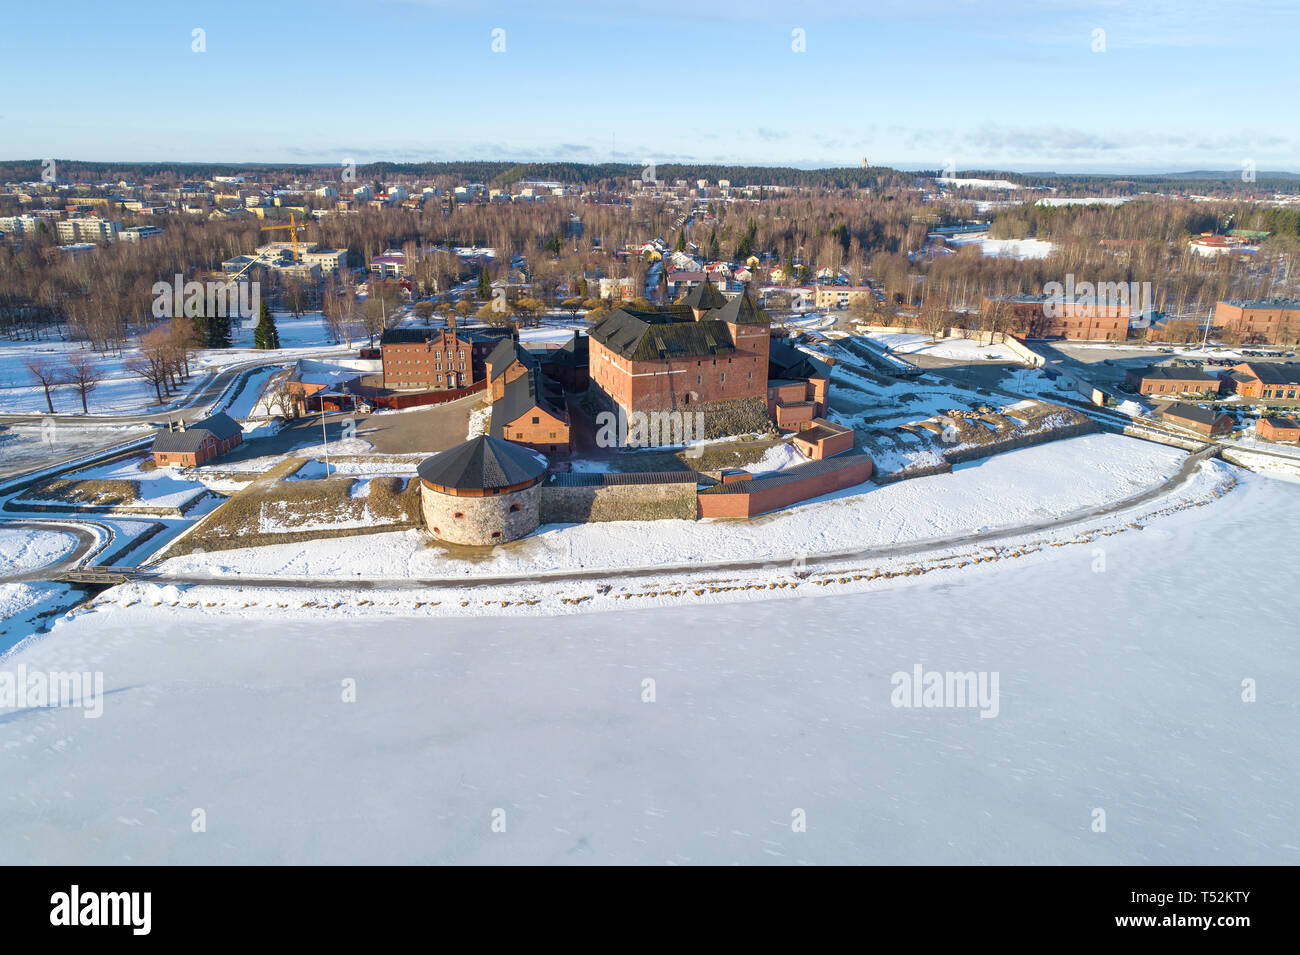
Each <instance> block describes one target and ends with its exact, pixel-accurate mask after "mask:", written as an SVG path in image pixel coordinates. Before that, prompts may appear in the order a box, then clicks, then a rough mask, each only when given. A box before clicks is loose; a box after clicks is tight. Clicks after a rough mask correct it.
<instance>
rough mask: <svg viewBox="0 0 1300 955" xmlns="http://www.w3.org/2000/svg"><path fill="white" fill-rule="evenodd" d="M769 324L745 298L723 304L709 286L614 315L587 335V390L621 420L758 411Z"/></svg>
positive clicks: (764, 388)
mask: <svg viewBox="0 0 1300 955" xmlns="http://www.w3.org/2000/svg"><path fill="white" fill-rule="evenodd" d="M770 324H771V319H770V318H769V316H768V315H767V313H766V312H764V311H763V310H762V309H760V308H759V307H758V306H757V305H755V304H754V301H753V299H751V298H750V297H749V295H748V294H744V295H741V296H738V297H736V298H735V299H732V300H731V301H730V302H728V301H727V300H726V299H725V298H724V297H723V295H722V293H721V292H719V291H718V290H717V288H716V287H715V286H714V285H713V284H712V283H710V282H704V283H701V284H700V285H697V286H696V287H695V288H694V289H692V290H691V292H690V293H689V294H688V295H687V296H686V298H685V299H684V300H683V301H682V302H681V303H678V304H676V305H672V306H669V307H668V308H666V309H662V310H653V311H651V310H639V309H630V308H620V309H617V310H615V311H613V312H611V313H610V314H609V315H607V316H606V317H605V318H604V319H602V320H601V321H600V322H598V323H597V324H596V326H595V327H594V328H592V330H591V335H590V340H591V342H590V349H591V369H590V375H591V383H592V385H594V386H595V388H596V390H597V392H598V395H599V396H600V397H601V398H603V400H604V403H605V404H607V405H613V406H617V407H619V408H622V409H623V410H624V411H626V412H628V413H629V414H630V413H631V412H634V411H641V412H651V411H686V410H690V411H695V410H703V409H702V407H701V406H704V407H707V406H719V405H726V404H731V403H736V402H744V401H751V402H755V403H757V404H758V405H759V407H761V408H765V407H766V404H767V402H766V391H767V362H768V345H769V335H770Z"/></svg>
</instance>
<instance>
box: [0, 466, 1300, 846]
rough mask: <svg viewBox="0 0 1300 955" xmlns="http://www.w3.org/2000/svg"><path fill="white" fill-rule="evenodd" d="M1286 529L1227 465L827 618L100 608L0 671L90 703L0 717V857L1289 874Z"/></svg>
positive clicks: (815, 603) (1298, 748) (735, 610)
mask: <svg viewBox="0 0 1300 955" xmlns="http://www.w3.org/2000/svg"><path fill="white" fill-rule="evenodd" d="M1297 532H1300V486H1296V485H1289V484H1284V483H1282V482H1275V481H1268V480H1265V479H1263V478H1259V477H1256V476H1253V475H1246V476H1245V480H1244V483H1243V485H1242V486H1241V487H1239V489H1238V490H1236V491H1234V492H1232V493H1230V494H1228V495H1227V496H1225V497H1223V498H1222V499H1219V500H1217V501H1213V502H1212V503H1210V504H1209V505H1208V506H1205V507H1189V508H1185V509H1183V510H1180V511H1178V512H1177V513H1175V514H1172V515H1169V516H1166V517H1162V518H1159V519H1156V520H1153V521H1151V522H1149V523H1147V524H1146V526H1145V529H1144V530H1142V531H1140V532H1137V531H1131V532H1126V533H1120V534H1117V535H1116V536H1113V537H1106V538H1104V540H1103V541H1102V542H1101V543H1097V542H1093V543H1087V544H1075V545H1069V546H1060V547H1050V548H1044V549H1043V550H1042V551H1041V552H1039V553H1038V554H1036V555H1034V557H1033V558H1030V559H1025V560H1018V561H1007V562H999V563H994V564H988V565H981V566H979V567H963V568H961V569H952V570H948V571H942V572H936V573H934V574H931V575H926V576H922V577H917V578H904V579H902V580H900V581H894V582H891V583H890V584H889V585H888V586H885V587H879V588H876V589H873V590H871V591H870V592H865V593H856V594H849V595H844V596H837V595H833V594H832V593H830V592H829V591H830V588H827V589H826V590H825V591H818V592H815V593H814V595H813V596H807V597H800V598H797V599H787V600H775V601H765V600H757V599H756V600H754V601H751V602H748V603H740V604H722V605H707V604H696V605H693V606H686V607H678V608H662V607H655V608H652V609H623V610H618V611H615V612H611V613H586V614H578V615H575V616H571V617H567V618H563V619H562V620H556V619H554V618H535V619H518V618H516V619H511V620H503V619H500V618H496V617H484V618H479V619H456V620H452V619H444V620H440V621H438V623H437V624H436V626H431V625H430V621H428V620H427V619H411V618H403V617H392V616H389V617H384V618H382V619H374V618H371V619H341V618H337V617H334V618H326V619H328V620H329V623H328V625H323V623H322V621H321V620H319V619H311V620H297V619H295V618H294V615H293V613H292V612H290V613H289V614H285V613H284V612H283V611H277V610H271V609H266V610H257V609H254V610H251V611H250V610H246V611H242V612H239V613H240V616H239V617H238V621H239V624H238V626H232V625H231V620H232V618H231V617H226V616H213V615H210V614H209V613H207V612H206V611H204V610H203V609H201V608H195V609H186V608H185V607H183V606H180V607H172V606H170V605H169V604H170V603H171V601H172V599H173V598H175V597H176V596H177V595H176V594H170V595H166V599H161V600H160V601H159V605H157V606H151V605H148V604H137V605H135V606H131V607H129V608H118V607H116V606H114V605H111V604H110V605H107V606H106V607H105V608H103V609H100V610H97V611H95V612H93V613H88V614H83V615H80V616H78V617H77V618H76V619H73V620H70V621H66V622H61V623H59V624H58V625H57V626H56V627H55V628H54V630H53V631H52V632H51V633H50V634H48V635H46V636H44V637H42V638H40V639H38V640H34V641H31V642H29V643H28V644H27V645H25V646H22V647H20V648H19V649H18V651H17V652H16V653H14V654H13V655H11V656H10V657H8V658H7V659H5V660H4V661H3V663H0V666H2V667H4V668H9V669H12V668H15V667H17V666H18V665H20V664H21V665H23V666H26V667H27V668H29V670H33V671H38V672H52V671H73V670H76V671H82V670H91V671H101V672H102V673H103V676H104V691H105V692H104V696H103V699H102V702H103V715H102V718H99V719H87V718H85V713H84V712H83V711H82V710H80V709H73V708H64V709H50V708H45V709H37V708H33V709H27V710H19V711H13V712H7V713H5V714H4V715H3V716H0V736H2V737H3V741H2V742H0V778H3V779H4V780H5V797H4V798H3V799H0V831H2V832H4V834H5V837H4V839H3V840H0V863H3V864H6V865H13V864H20V863H62V864H94V863H137V864H140V863H146V864H147V863H177V862H187V863H367V862H369V863H377V862H409V863H430V862H436V863H507V862H509V863H558V864H573V863H593V862H605V863H611V862H614V863H620V862H621V863H635V862H640V863H651V864H669V865H671V864H706V863H715V864H728V863H769V864H803V863H894V864H900V863H901V864H916V863H945V864H958V863H978V864H1007V863H1033V864H1067V863H1073V864H1112V865H1114V864H1122V865H1135V864H1153V865H1170V864H1207V863H1214V864H1221V865H1222V864H1249V863H1272V864H1291V865H1294V864H1296V863H1297V862H1300V839H1297V836H1296V828H1295V820H1296V818H1297V817H1300V804H1298V803H1300V798H1298V796H1297V794H1298V793H1300V732H1298V730H1297V727H1298V725H1300V724H1297V721H1296V719H1295V713H1296V707H1297V705H1298V703H1300V700H1298V699H1297V696H1296V692H1295V687H1297V686H1300V648H1298V647H1297V644H1296V641H1295V639H1294V608H1293V599H1292V594H1291V590H1290V588H1289V587H1286V586H1274V585H1271V584H1270V582H1276V581H1278V580H1279V579H1280V578H1279V573H1280V571H1279V568H1284V567H1286V566H1287V560H1288V559H1289V557H1290V555H1291V553H1292V551H1293V541H1294V539H1295V536H1296V534H1297ZM1224 554H1231V555H1232V559H1231V560H1224ZM186 596H187V595H186V594H184V593H182V594H180V595H179V597H180V598H181V599H184V598H185V597H186ZM917 666H920V667H923V668H924V669H925V670H926V671H931V672H959V673H960V672H970V673H973V674H984V675H985V676H986V677H987V678H989V680H990V681H991V675H992V674H994V673H996V674H997V675H998V694H997V698H996V699H997V706H996V709H997V715H996V716H995V717H992V718H982V716H981V713H982V712H991V710H989V709H988V708H985V709H983V710H980V709H977V708H972V707H938V708H902V707H899V706H897V705H895V702H896V695H895V678H896V675H897V674H900V673H901V674H909V673H911V672H912V671H913V669H914V668H915V667H917ZM1244 686H1246V687H1253V692H1254V694H1256V695H1254V696H1249V695H1247V693H1246V690H1245V689H1244V688H1243V687H1244ZM353 690H354V691H355V695H354V696H353V695H350V693H351V692H352V691H353ZM1246 699H1251V700H1254V702H1247V701H1246ZM348 700H355V702H347V701H348ZM196 741H198V742H197V743H196ZM196 809H202V810H203V812H204V814H205V816H206V831H205V832H202V833H195V832H193V831H192V829H191V822H192V819H193V814H194V811H195V810H196ZM1098 810H1101V811H1103V812H1104V813H1105V831H1102V832H1098V831H1094V825H1093V824H1094V821H1095V820H1096V819H1097V811H1098ZM801 815H802V816H804V817H806V820H807V826H806V831H796V830H797V828H798V827H795V826H793V825H792V822H793V821H796V820H797V819H798V818H799V816H801ZM494 822H496V823H497V825H496V826H495V827H494V825H493V824H494ZM502 823H504V831H500V830H501V829H502V828H503V827H502V825H501V824H502Z"/></svg>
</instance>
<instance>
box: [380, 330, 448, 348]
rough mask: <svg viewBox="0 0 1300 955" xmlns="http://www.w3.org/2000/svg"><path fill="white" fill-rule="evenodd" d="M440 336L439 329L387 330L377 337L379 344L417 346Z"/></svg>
mask: <svg viewBox="0 0 1300 955" xmlns="http://www.w3.org/2000/svg"><path fill="white" fill-rule="evenodd" d="M441 334H442V329H441V328H388V329H385V330H384V333H383V334H382V335H380V336H379V344H381V345H419V344H421V343H423V342H427V341H429V340H430V339H432V338H434V337H436V336H439V335H441Z"/></svg>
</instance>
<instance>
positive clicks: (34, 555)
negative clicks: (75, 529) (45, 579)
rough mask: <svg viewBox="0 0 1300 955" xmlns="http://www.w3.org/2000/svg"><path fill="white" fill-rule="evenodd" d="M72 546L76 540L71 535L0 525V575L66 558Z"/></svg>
mask: <svg viewBox="0 0 1300 955" xmlns="http://www.w3.org/2000/svg"><path fill="white" fill-rule="evenodd" d="M76 546H77V539H76V538H75V537H73V536H72V535H71V534H61V533H59V532H58V531H55V530H36V529H34V528H27V527H8V526H3V525H0V577H9V576H14V575H17V574H25V573H27V572H28V571H32V570H40V569H41V568H42V567H46V566H48V565H50V564H53V563H55V562H56V561H58V560H61V559H62V558H63V557H66V556H67V555H68V554H70V553H71V552H72V550H73V549H74V548H75V547H76Z"/></svg>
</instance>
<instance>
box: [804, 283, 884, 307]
mask: <svg viewBox="0 0 1300 955" xmlns="http://www.w3.org/2000/svg"><path fill="white" fill-rule="evenodd" d="M872 296H873V293H872V291H871V287H870V286H868V285H818V286H815V287H814V292H813V301H814V303H815V304H816V307H817V308H848V307H849V306H850V305H857V304H858V303H860V302H867V303H870V302H871V300H872Z"/></svg>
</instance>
